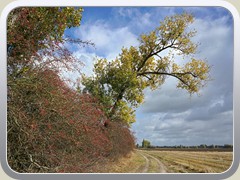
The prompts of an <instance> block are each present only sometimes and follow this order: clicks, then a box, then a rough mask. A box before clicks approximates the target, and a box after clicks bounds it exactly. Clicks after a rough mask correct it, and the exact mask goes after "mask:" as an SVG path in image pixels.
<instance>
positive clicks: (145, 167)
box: [138, 151, 149, 173]
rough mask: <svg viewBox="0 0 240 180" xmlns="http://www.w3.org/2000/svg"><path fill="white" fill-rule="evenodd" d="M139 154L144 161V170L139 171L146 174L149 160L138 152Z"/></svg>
mask: <svg viewBox="0 0 240 180" xmlns="http://www.w3.org/2000/svg"><path fill="white" fill-rule="evenodd" d="M138 152H139V151H138ZM139 154H141V156H142V157H143V158H144V159H145V160H146V163H145V166H144V168H143V169H141V173H146V172H147V171H148V168H149V159H148V158H147V157H146V156H144V154H143V153H141V152H139Z"/></svg>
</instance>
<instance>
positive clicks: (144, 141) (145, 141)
mask: <svg viewBox="0 0 240 180" xmlns="http://www.w3.org/2000/svg"><path fill="white" fill-rule="evenodd" d="M150 146H151V143H150V141H148V140H145V139H143V141H142V147H143V148H148V147H150Z"/></svg>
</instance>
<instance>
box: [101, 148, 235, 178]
mask: <svg viewBox="0 0 240 180" xmlns="http://www.w3.org/2000/svg"><path fill="white" fill-rule="evenodd" d="M232 159H233V156H232V152H216V151H212V152H210V151H158V150H150V151H149V150H137V151H135V152H134V153H133V154H132V155H131V157H126V158H123V159H122V160H121V161H119V162H118V163H116V164H112V165H111V168H109V169H105V170H106V171H107V172H111V173H223V172H224V171H226V170H228V169H229V168H230V166H231V164H232Z"/></svg>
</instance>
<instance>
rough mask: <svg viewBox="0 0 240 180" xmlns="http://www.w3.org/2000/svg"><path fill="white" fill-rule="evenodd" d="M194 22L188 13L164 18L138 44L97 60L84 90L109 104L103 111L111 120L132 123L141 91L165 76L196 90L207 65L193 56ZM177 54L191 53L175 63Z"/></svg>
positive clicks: (205, 77)
mask: <svg viewBox="0 0 240 180" xmlns="http://www.w3.org/2000/svg"><path fill="white" fill-rule="evenodd" d="M193 21H194V17H193V16H192V15H191V14H187V13H183V14H180V15H174V16H170V17H166V18H165V19H164V21H162V22H161V23H160V26H159V27H157V28H156V29H154V30H153V31H151V32H150V33H148V34H143V35H141V37H140V39H139V41H140V45H139V46H138V47H133V46H131V47H130V48H122V52H121V53H120V54H119V56H118V57H116V59H115V60H113V61H108V60H107V59H99V60H98V61H97V63H96V64H95V65H94V76H92V77H86V76H83V84H84V85H85V89H86V90H87V91H88V92H89V93H91V94H93V95H94V96H96V97H97V98H98V99H99V100H100V101H101V103H102V104H104V105H105V106H106V107H108V108H107V109H106V113H107V114H108V116H109V117H111V119H114V120H119V119H120V120H121V121H124V122H126V123H127V124H131V123H133V122H134V121H135V114H134V108H136V107H138V106H139V105H140V104H141V103H142V102H143V100H144V93H143V90H144V89H145V88H147V87H150V88H151V89H152V90H154V89H156V88H157V87H159V86H161V85H162V84H163V83H164V82H165V80H166V77H174V78H176V79H177V80H179V83H178V84H177V88H182V89H185V90H187V91H188V92H189V93H190V94H193V93H198V92H199V89H200V88H202V87H203V86H204V85H205V84H206V82H207V81H208V80H209V71H210V66H209V65H208V64H207V63H206V62H205V61H203V60H198V59H195V58H194V57H193V55H194V54H195V52H196V48H197V44H195V43H194V42H192V40H191V38H192V37H194V35H195V34H196V31H195V30H189V29H188V26H189V25H190V24H191V23H193ZM166 53H168V55H166ZM176 54H177V55H178V57H183V58H184V57H185V56H190V57H191V60H190V61H188V62H187V63H185V65H180V64H177V63H176V59H175V56H174V55H176Z"/></svg>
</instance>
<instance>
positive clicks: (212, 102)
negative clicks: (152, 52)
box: [66, 7, 233, 146]
mask: <svg viewBox="0 0 240 180" xmlns="http://www.w3.org/2000/svg"><path fill="white" fill-rule="evenodd" d="M183 11H186V12H190V13H193V15H194V16H195V21H194V23H193V24H192V25H191V26H190V27H189V29H193V28H195V29H196V30H197V35H196V36H195V37H194V38H193V41H195V42H199V43H200V45H199V47H198V51H197V54H196V56H195V57H196V58H200V59H206V60H207V61H208V63H209V64H210V65H212V70H211V76H212V78H213V80H212V81H211V82H209V83H208V86H207V87H206V88H204V89H202V90H201V92H200V93H201V95H200V96H197V95H193V96H192V97H190V96H189V94H187V93H186V92H185V91H184V90H179V89H176V80H175V79H173V78H168V79H167V80H166V83H165V84H164V85H163V86H161V87H160V88H159V89H157V90H155V91H151V90H149V89H146V90H145V91H144V93H145V102H144V103H143V104H142V105H141V106H140V107H139V108H138V109H137V110H136V117H137V119H136V123H134V124H133V125H132V131H134V132H135V136H136V138H137V142H138V143H141V141H142V139H143V138H144V139H148V140H149V141H151V142H152V144H154V145H160V146H164V145H180V144H182V145H196V144H232V143H233V135H232V131H233V114H232V113H233V106H232V94H233V75H232V74H233V73H232V72H233V19H232V16H231V14H230V13H229V12H228V10H226V9H224V8H221V7H215V8H214V7H208V8H207V7H191V8H190V7H188V8H186V7H185V8H181V7H177V8H174V7H145V8H139V7H134V8H131V7H113V8H109V7H103V8H100V7H96V8H94V7H87V8H84V13H83V17H82V22H81V26H80V27H79V28H72V29H69V30H66V34H67V35H70V36H72V37H78V38H80V39H82V40H91V41H92V42H93V43H95V48H93V47H76V46H73V45H68V46H69V48H70V49H71V50H72V51H73V53H74V55H75V56H77V57H79V58H80V59H81V60H82V61H83V62H84V63H85V66H84V67H83V69H82V71H83V72H84V73H85V74H87V75H91V74H92V68H93V64H94V62H95V60H96V58H107V59H108V60H109V61H110V60H113V59H114V58H115V57H116V56H118V54H119V53H121V48H122V47H130V46H137V45H138V43H139V42H138V37H139V35H140V34H142V33H147V32H149V31H151V30H152V29H155V28H156V27H157V26H158V25H159V22H160V21H161V20H163V19H164V17H166V16H169V15H174V14H179V13H181V12H183ZM179 58H180V57H179Z"/></svg>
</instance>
